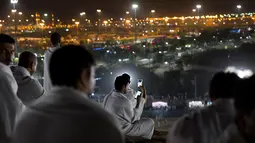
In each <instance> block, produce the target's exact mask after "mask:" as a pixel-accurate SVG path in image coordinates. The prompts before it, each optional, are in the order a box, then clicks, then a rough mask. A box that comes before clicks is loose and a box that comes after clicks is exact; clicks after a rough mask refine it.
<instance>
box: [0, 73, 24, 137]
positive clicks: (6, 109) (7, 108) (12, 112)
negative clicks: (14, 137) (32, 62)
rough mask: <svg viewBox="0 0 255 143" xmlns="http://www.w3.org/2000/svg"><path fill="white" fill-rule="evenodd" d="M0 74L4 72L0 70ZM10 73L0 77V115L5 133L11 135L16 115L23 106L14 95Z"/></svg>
mask: <svg viewBox="0 0 255 143" xmlns="http://www.w3.org/2000/svg"><path fill="white" fill-rule="evenodd" d="M1 74H4V73H3V72H1ZM11 76H12V75H9V74H6V75H1V77H0V88H1V89H0V102H1V103H0V108H1V111H0V115H1V120H2V121H3V123H4V128H5V132H6V135H7V136H8V137H10V136H11V134H12V131H13V128H14V123H15V120H16V117H17V116H18V115H19V113H21V111H22V110H23V108H24V105H23V104H22V102H21V101H20V100H19V99H18V97H17V96H16V93H15V91H14V89H13V87H12V83H11V82H10V81H12V80H14V78H13V77H11Z"/></svg>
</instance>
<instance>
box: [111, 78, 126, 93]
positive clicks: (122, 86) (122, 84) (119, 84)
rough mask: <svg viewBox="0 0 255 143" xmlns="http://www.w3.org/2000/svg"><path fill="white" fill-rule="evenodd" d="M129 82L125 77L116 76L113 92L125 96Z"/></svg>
mask: <svg viewBox="0 0 255 143" xmlns="http://www.w3.org/2000/svg"><path fill="white" fill-rule="evenodd" d="M129 84H130V81H129V80H128V78H126V77H125V76H118V77H116V79H115V82H114V87H115V90H116V91H118V92H121V93H123V94H126V93H127V91H128V89H129Z"/></svg>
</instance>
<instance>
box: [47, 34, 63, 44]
mask: <svg viewBox="0 0 255 143" xmlns="http://www.w3.org/2000/svg"><path fill="white" fill-rule="evenodd" d="M50 41H51V43H52V45H53V46H59V45H60V42H61V36H60V34H59V33H57V32H55V33H52V34H51V36H50Z"/></svg>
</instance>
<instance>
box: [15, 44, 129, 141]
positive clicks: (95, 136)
mask: <svg viewBox="0 0 255 143" xmlns="http://www.w3.org/2000/svg"><path fill="white" fill-rule="evenodd" d="M49 72H50V78H51V82H52V85H53V88H52V90H51V91H50V92H49V93H48V92H47V95H46V96H43V97H41V98H40V99H39V100H37V101H36V102H35V103H33V104H32V105H30V106H29V108H27V110H25V111H24V113H23V114H22V115H21V118H19V119H18V121H17V123H16V127H15V130H14V134H13V138H12V140H13V143H86V142H88V143H123V142H124V140H123V136H122V134H121V131H120V130H119V128H118V127H117V125H116V124H115V123H116V122H117V121H116V119H115V117H114V116H112V115H111V114H109V113H108V112H107V111H105V110H104V109H103V108H102V107H101V106H100V105H99V104H97V103H94V102H93V101H91V100H89V99H88V96H87V95H88V94H89V93H91V92H93V88H94V85H95V79H94V75H95V60H94V58H93V56H92V54H90V53H89V52H88V51H87V50H86V49H85V48H84V47H81V46H74V45H68V46H64V47H62V48H59V49H57V50H56V51H55V52H54V53H53V54H52V57H51V60H50V64H49Z"/></svg>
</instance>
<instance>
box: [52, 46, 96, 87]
mask: <svg viewBox="0 0 255 143" xmlns="http://www.w3.org/2000/svg"><path fill="white" fill-rule="evenodd" d="M93 65H95V60H94V58H93V56H92V54H91V53H90V52H89V51H88V50H86V48H85V47H82V46H77V45H67V46H64V47H62V48H59V49H57V50H56V51H55V52H54V53H53V54H52V57H51V59H50V65H49V71H50V78H51V81H52V84H53V85H57V86H68V87H74V88H77V82H78V81H79V80H80V77H81V73H82V72H83V71H84V70H85V69H87V70H88V69H90V68H91V67H92V66H93ZM88 72H89V73H88V74H91V73H90V71H88Z"/></svg>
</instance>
